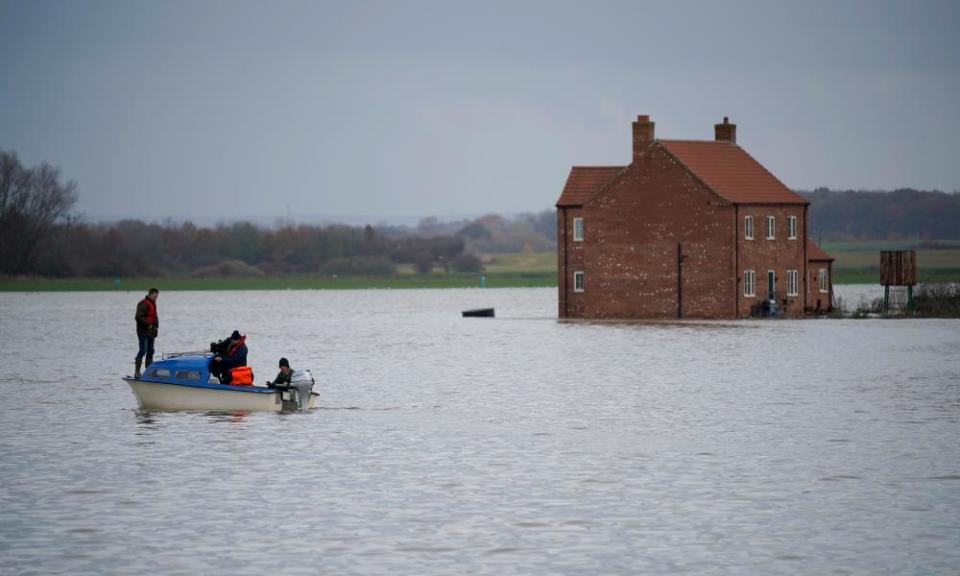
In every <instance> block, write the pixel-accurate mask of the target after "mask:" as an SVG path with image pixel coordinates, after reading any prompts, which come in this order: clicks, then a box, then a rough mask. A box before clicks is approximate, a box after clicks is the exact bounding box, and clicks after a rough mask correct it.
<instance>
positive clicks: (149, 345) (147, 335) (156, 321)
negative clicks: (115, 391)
mask: <svg viewBox="0 0 960 576" xmlns="http://www.w3.org/2000/svg"><path fill="white" fill-rule="evenodd" d="M158 296H160V291H159V290H157V289H156V288H151V289H150V291H149V292H147V295H146V296H145V297H144V298H143V300H141V301H140V302H139V303H137V312H136V314H134V316H133V318H134V320H136V321H137V340H138V341H139V345H140V349H139V351H138V352H137V357H136V359H135V363H134V371H133V377H134V378H140V365H141V363H142V362H143V357H144V356H146V357H147V367H149V366H150V365H151V364H153V341H154V339H155V338H156V337H157V333H158V332H159V329H160V317H159V316H158V315H157V297H158Z"/></svg>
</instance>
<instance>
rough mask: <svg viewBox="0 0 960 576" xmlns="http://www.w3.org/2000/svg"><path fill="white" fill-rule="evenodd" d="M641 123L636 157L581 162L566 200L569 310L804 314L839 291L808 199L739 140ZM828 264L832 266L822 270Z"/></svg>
mask: <svg viewBox="0 0 960 576" xmlns="http://www.w3.org/2000/svg"><path fill="white" fill-rule="evenodd" d="M714 130H715V139H714V140H711V141H693V140H659V139H656V138H655V137H654V123H653V122H651V121H650V118H649V117H648V116H640V117H638V118H637V121H636V122H634V123H633V160H632V162H631V163H630V164H629V165H627V166H574V167H573V169H572V170H571V171H570V176H569V177H568V178H567V183H566V185H565V186H564V189H563V193H562V194H561V195H560V199H559V200H558V201H557V219H558V226H557V246H558V258H559V272H558V281H559V291H560V317H561V318H676V317H682V318H738V317H744V316H749V315H751V314H756V313H758V312H760V311H765V312H768V311H771V310H773V311H775V312H776V313H778V314H782V315H787V316H801V315H803V314H804V312H805V311H812V310H814V309H816V308H818V307H819V308H820V309H826V308H829V307H830V302H831V292H832V286H831V278H830V273H831V261H832V260H833V259H832V258H831V257H830V256H829V255H828V254H826V253H825V252H823V251H822V250H821V249H819V248H818V247H816V246H815V245H814V244H813V243H812V242H810V241H809V239H808V236H807V206H808V204H809V203H808V202H807V201H806V200H805V199H804V198H803V197H801V196H799V195H798V194H796V193H794V192H793V191H791V190H790V189H789V188H787V187H786V186H785V185H784V184H783V183H782V182H780V181H779V180H778V179H777V178H776V177H775V176H774V175H773V174H771V173H770V172H769V171H767V169H766V168H764V167H763V166H762V165H761V164H760V163H759V162H757V161H756V160H754V158H753V157H752V156H750V155H749V154H747V152H746V151H745V150H744V149H743V148H741V147H740V146H738V145H737V138H736V134H737V132H736V130H737V127H736V125H735V124H730V123H729V121H728V120H727V118H724V119H723V123H722V124H717V125H715V126H714ZM821 271H822V272H821Z"/></svg>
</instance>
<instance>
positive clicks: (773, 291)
mask: <svg viewBox="0 0 960 576" xmlns="http://www.w3.org/2000/svg"><path fill="white" fill-rule="evenodd" d="M776 299H777V273H776V272H774V271H773V270H767V300H776Z"/></svg>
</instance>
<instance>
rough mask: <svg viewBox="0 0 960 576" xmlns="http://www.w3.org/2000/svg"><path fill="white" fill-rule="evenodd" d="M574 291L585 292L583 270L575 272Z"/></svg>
mask: <svg viewBox="0 0 960 576" xmlns="http://www.w3.org/2000/svg"><path fill="white" fill-rule="evenodd" d="M573 291H574V292H577V293H581V292H583V270H576V271H575V272H574V273H573Z"/></svg>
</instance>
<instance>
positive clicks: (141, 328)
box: [133, 298, 160, 338]
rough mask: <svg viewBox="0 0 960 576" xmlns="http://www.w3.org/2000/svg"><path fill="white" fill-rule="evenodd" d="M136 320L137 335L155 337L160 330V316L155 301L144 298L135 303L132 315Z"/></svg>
mask: <svg viewBox="0 0 960 576" xmlns="http://www.w3.org/2000/svg"><path fill="white" fill-rule="evenodd" d="M133 318H134V320H136V321H137V336H139V337H143V336H149V337H151V338H156V337H157V334H158V332H159V330H160V317H159V315H158V314H157V303H156V302H154V301H152V300H150V299H149V298H144V299H143V300H141V301H140V302H138V303H137V313H136V314H134V316H133Z"/></svg>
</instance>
